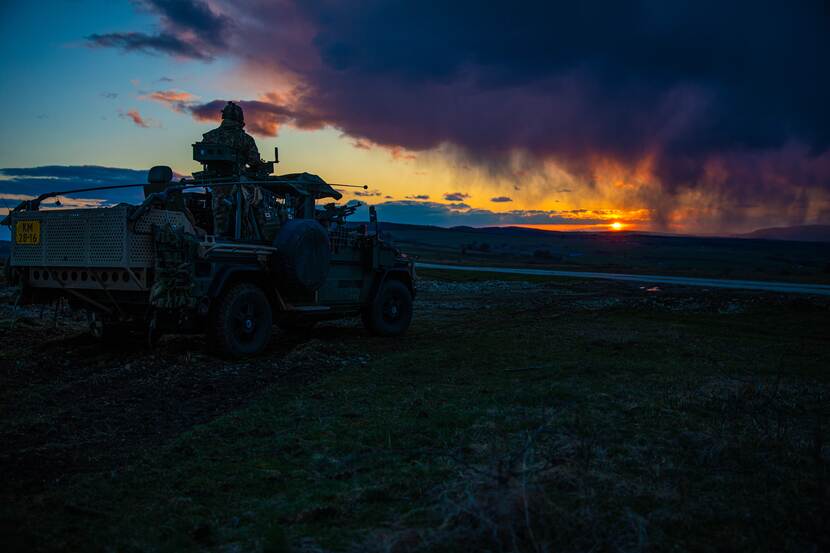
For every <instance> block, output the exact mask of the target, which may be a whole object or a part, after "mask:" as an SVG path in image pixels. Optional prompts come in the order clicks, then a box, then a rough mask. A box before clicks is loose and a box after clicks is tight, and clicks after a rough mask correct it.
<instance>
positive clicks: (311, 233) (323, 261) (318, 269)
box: [274, 219, 331, 292]
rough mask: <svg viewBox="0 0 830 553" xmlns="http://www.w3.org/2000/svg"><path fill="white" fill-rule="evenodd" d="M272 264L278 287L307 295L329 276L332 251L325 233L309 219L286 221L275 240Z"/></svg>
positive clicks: (315, 222)
mask: <svg viewBox="0 0 830 553" xmlns="http://www.w3.org/2000/svg"><path fill="white" fill-rule="evenodd" d="M274 246H275V247H276V248H277V252H276V253H275V254H274V263H275V267H274V269H275V270H276V273H277V275H279V278H280V281H281V284H283V285H286V286H289V287H292V288H295V289H300V290H305V291H308V292H314V291H316V290H319V289H320V288H321V287H322V286H323V284H325V282H326V278H327V277H328V276H329V264H330V262H331V248H330V247H329V235H328V233H327V232H326V230H325V229H324V228H323V227H322V225H320V223H318V222H317V221H314V220H312V219H293V220H291V221H288V223H286V224H285V225H284V226H283V227H282V228H281V229H280V232H279V234H277V237H276V238H275V239H274Z"/></svg>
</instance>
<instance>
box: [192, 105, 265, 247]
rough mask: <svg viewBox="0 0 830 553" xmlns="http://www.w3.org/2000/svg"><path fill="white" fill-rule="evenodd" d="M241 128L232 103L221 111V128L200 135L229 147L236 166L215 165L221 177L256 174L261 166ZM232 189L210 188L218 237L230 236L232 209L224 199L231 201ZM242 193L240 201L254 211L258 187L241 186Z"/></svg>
mask: <svg viewBox="0 0 830 553" xmlns="http://www.w3.org/2000/svg"><path fill="white" fill-rule="evenodd" d="M244 127H245V120H244V116H243V114H242V108H240V107H239V106H237V105H236V104H234V103H233V102H228V105H227V106H225V109H223V110H222V124H221V125H219V128H216V129H213V130H212V131H208V132H206V133H204V134H203V135H202V141H203V142H205V143H210V144H222V145H225V146H230V147H231V148H233V150H234V152H235V153H236V161H235V162H233V163H231V164H229V165H228V166H223V165H217V167H214V169H217V172H218V173H219V174H220V176H240V175H242V174H244V173H245V172H246V169H247V168H250V169H253V170H255V171H256V170H257V169H259V167H260V166H261V165H262V159H261V158H260V157H259V150H258V149H257V147H256V142H255V141H254V139H253V137H252V136H251V135H249V134H248V133H246V132H245V130H244ZM222 173H226V174H222ZM234 188H235V187H234V186H214V187H213V206H212V207H213V217H214V227H215V228H214V230H213V232H214V234H216V235H218V236H227V235H229V234H230V229H231V226H232V218H233V215H234V209H233V206H232V205H228V202H226V201H225V199H226V198H228V199H230V200H231V201H233V198H232V197H231V196H232V194H233V190H234ZM242 189H243V194H242V196H243V200H244V201H245V203H247V206H252V207H255V206H256V205H258V202H259V201H261V194H259V191H258V189H259V187H256V186H244V185H242ZM243 208H244V206H243ZM243 230H244V229H243Z"/></svg>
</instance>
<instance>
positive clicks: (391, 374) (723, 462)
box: [0, 271, 830, 552]
mask: <svg viewBox="0 0 830 553" xmlns="http://www.w3.org/2000/svg"><path fill="white" fill-rule="evenodd" d="M421 277H422V279H421V281H420V283H419V294H418V297H417V301H416V317H415V319H414V321H413V326H412V328H411V329H410V331H409V333H408V334H407V335H406V336H404V337H403V338H401V339H392V340H390V339H380V338H370V337H367V336H366V335H365V334H364V332H363V330H362V329H361V328H360V327H359V326H358V325H357V323H356V322H344V323H337V324H328V325H321V326H319V327H318V328H317V329H315V330H314V331H312V332H311V333H310V334H309V335H308V336H299V337H298V336H286V335H282V334H278V333H275V336H274V341H273V344H272V347H271V348H270V349H269V352H268V353H267V354H266V355H265V356H263V357H261V358H258V359H255V360H252V361H250V362H246V363H233V364H231V363H226V362H223V361H222V360H220V359H216V358H213V357H210V356H208V355H207V354H205V353H203V350H202V344H201V341H200V340H199V339H198V338H195V337H171V338H169V339H165V340H163V341H162V343H161V344H160V346H159V348H158V349H157V350H154V351H147V350H145V349H143V347H142V346H141V345H140V344H138V343H131V342H126V343H124V344H119V345H117V346H110V347H102V346H101V345H99V344H97V343H95V342H94V341H93V340H92V339H91V338H87V337H85V336H83V335H82V334H81V331H82V327H83V324H82V322H81V321H80V320H75V319H72V318H71V317H59V318H57V319H56V321H57V326H55V322H54V321H53V318H52V314H51V313H48V312H47V313H46V314H45V315H44V316H43V318H40V314H39V313H37V312H34V311H24V312H18V319H17V321H16V323H15V325H14V327H13V328H12V327H11V317H12V309H11V307H10V306H4V307H2V308H0V309H2V311H0V313H2V316H3V320H2V321H0V341H2V344H3V347H2V352H1V353H0V369H2V373H1V374H2V376H1V378H2V382H0V405H2V421H1V422H0V440H2V443H3V448H2V453H1V454H0V474H2V479H3V482H2V492H0V493H2V526H0V531H2V534H3V535H4V536H5V538H4V541H5V543H6V544H7V546H8V547H7V548H6V550H34V549H37V550H105V551H106V550H109V551H180V550H205V551H251V550H254V551H366V550H368V551H395V552H406V551H421V550H424V551H460V550H484V551H587V550H592V551H618V550H627V551H666V550H676V551H735V550H741V551H818V550H822V549H827V548H828V547H830V533H828V528H830V503H828V502H830V480H828V477H829V476H830V475H828V458H829V457H830V446H828V443H827V441H828V437H830V431H828V425H829V424H830V421H828V415H830V413H829V412H828V392H830V386H828V383H829V382H830V377H828V374H827V367H828V366H830V347H828V346H830V332H828V330H829V329H830V304H828V302H827V301H826V300H820V299H809V298H791V297H786V296H780V295H774V294H769V295H757V294H744V293H741V292H723V291H707V290H699V289H697V290H693V289H670V290H668V289H664V290H657V291H647V290H644V289H641V288H640V287H638V286H636V285H626V284H621V283H603V282H597V281H589V282H581V281H578V280H547V279H544V278H528V277H519V276H504V275H486V274H465V273H457V274H455V273H441V272H437V271H432V272H427V271H423V272H422V274H421ZM7 297H8V294H7Z"/></svg>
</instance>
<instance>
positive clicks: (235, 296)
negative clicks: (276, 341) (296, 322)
mask: <svg viewBox="0 0 830 553" xmlns="http://www.w3.org/2000/svg"><path fill="white" fill-rule="evenodd" d="M272 324H273V322H272V315H271V305H270V303H268V298H267V297H266V296H265V293H264V292H263V291H262V289H260V288H259V286H256V285H254V284H248V283H245V284H237V285H236V286H234V287H233V288H231V289H230V290H228V291H227V292H226V293H225V294H224V295H223V296H222V298H221V299H220V300H219V302H218V304H217V305H216V309H215V311H214V313H213V320H212V321H211V325H210V338H211V341H212V345H213V346H214V347H216V348H217V349H218V350H219V352H220V353H222V354H224V355H227V356H229V357H245V356H248V355H256V354H258V353H260V352H262V350H264V349H265V346H266V345H267V344H268V340H269V339H270V338H271V327H272Z"/></svg>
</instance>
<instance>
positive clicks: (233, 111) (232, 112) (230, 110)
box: [222, 102, 245, 126]
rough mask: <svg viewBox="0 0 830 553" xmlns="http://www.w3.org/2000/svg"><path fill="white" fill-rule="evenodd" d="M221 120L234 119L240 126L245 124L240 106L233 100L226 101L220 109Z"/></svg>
mask: <svg viewBox="0 0 830 553" xmlns="http://www.w3.org/2000/svg"><path fill="white" fill-rule="evenodd" d="M222 120H223V121H235V122H237V123H239V124H240V125H242V126H245V116H244V115H243V114H242V108H241V107H239V106H238V105H236V104H234V103H233V102H228V105H226V106H225V107H224V108H223V109H222Z"/></svg>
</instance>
